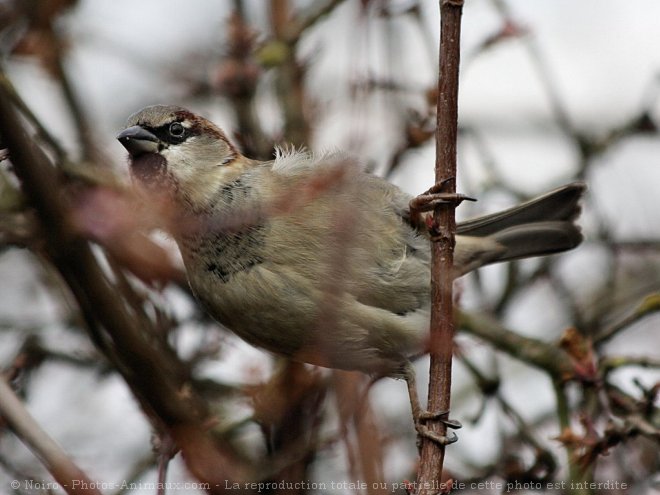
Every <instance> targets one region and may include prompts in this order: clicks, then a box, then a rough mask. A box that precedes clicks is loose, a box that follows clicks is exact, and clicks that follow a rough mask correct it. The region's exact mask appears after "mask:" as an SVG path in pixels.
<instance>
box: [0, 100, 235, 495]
mask: <svg viewBox="0 0 660 495" xmlns="http://www.w3.org/2000/svg"><path fill="white" fill-rule="evenodd" d="M0 134H1V135H2V137H3V140H4V141H5V143H6V145H7V147H8V148H9V150H10V153H11V159H12V163H13V165H14V168H15V171H16V174H17V176H18V177H19V178H20V180H21V183H22V187H23V190H24V192H25V194H26V196H27V197H28V198H29V200H30V202H31V204H32V205H33V206H34V208H35V210H36V211H37V214H38V216H39V218H40V220H41V224H42V227H43V234H44V241H45V247H46V250H47V252H48V254H49V256H50V259H51V261H52V263H53V264H54V265H55V266H56V267H57V268H58V270H59V272H60V274H61V275H62V277H63V278H64V280H65V281H66V282H67V284H68V286H69V287H70V289H71V291H72V293H73V295H74V297H75V298H76V300H77V301H78V304H79V305H80V308H81V310H82V313H83V315H84V317H85V320H86V322H87V325H88V328H89V330H90V336H91V337H92V339H93V340H94V342H95V343H96V344H97V345H98V346H99V347H100V348H101V350H102V351H104V352H105V353H106V355H108V356H109V357H110V359H111V360H112V361H113V363H114V364H115V366H116V367H117V369H118V371H119V372H120V373H121V374H122V376H123V377H124V379H125V380H126V382H127V383H128V384H129V386H130V387H131V389H132V391H133V393H134V394H135V395H136V397H137V398H138V400H139V402H140V403H141V405H142V407H143V408H144V410H145V412H146V413H147V414H148V415H149V417H151V418H152V419H154V420H156V423H157V424H158V423H161V424H162V425H164V427H165V428H166V430H167V431H168V433H169V434H170V435H171V436H172V438H174V439H175V441H176V443H177V445H178V446H179V447H180V448H181V450H182V451H183V452H184V458H185V460H186V462H187V465H188V467H189V469H190V470H191V472H192V473H194V474H195V475H196V476H197V477H198V478H199V479H200V480H202V481H206V482H211V483H212V484H217V485H218V486H219V485H220V483H221V482H222V483H224V482H225V480H227V479H235V478H242V477H244V476H245V471H244V469H243V468H241V467H239V465H237V464H236V462H235V461H234V460H233V459H232V454H231V453H230V452H229V451H228V450H227V449H226V448H224V449H223V450H219V449H218V448H217V447H216V446H214V445H213V443H212V441H211V440H210V438H208V436H207V434H206V432H205V427H204V426H203V425H204V422H205V421H206V419H207V417H208V412H207V411H206V406H205V404H204V402H203V401H202V400H201V399H200V398H199V397H198V396H197V395H196V394H195V393H194V392H193V391H192V389H191V387H190V382H189V377H188V372H187V370H186V369H185V368H184V367H183V366H182V365H181V363H180V361H179V360H178V358H177V357H176V354H175V353H174V351H172V350H171V348H169V346H167V344H166V343H165V342H164V341H162V340H159V339H154V338H151V337H150V336H154V335H155V333H154V331H153V329H149V328H148V327H145V325H146V323H147V322H145V321H144V320H143V319H140V318H138V319H136V318H135V316H134V315H131V314H130V312H129V311H128V309H127V306H126V304H125V302H124V301H122V300H121V299H120V297H118V295H117V291H116V289H115V288H114V287H113V286H112V284H111V283H110V281H109V280H108V279H107V277H106V276H105V274H104V273H103V270H102V269H101V267H100V266H99V264H98V262H97V260H96V257H95V255H94V254H93V253H92V251H91V249H90V246H89V245H88V244H87V242H86V241H85V240H84V239H83V238H81V237H80V236H79V235H77V234H76V232H75V230H74V229H73V228H72V224H71V215H70V211H69V208H68V207H67V206H66V204H65V202H64V200H63V198H62V196H61V195H60V193H59V188H58V187H57V184H58V183H59V182H60V181H59V180H58V177H57V174H56V171H55V168H54V167H53V165H52V164H51V163H50V162H49V161H48V159H47V158H46V157H45V156H44V155H43V154H42V153H41V151H40V150H39V149H38V148H37V147H35V146H33V145H32V143H31V142H30V140H29V139H28V137H27V136H26V134H25V131H24V130H23V128H22V126H21V123H20V121H19V120H18V118H17V115H16V113H15V110H14V107H13V105H12V103H11V98H10V97H9V96H8V95H7V93H6V91H4V90H2V89H0ZM230 473H231V474H230ZM223 474H224V475H223Z"/></svg>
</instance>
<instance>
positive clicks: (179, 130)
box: [169, 122, 186, 138]
mask: <svg viewBox="0 0 660 495" xmlns="http://www.w3.org/2000/svg"><path fill="white" fill-rule="evenodd" d="M169 132H170V135H171V136H173V137H177V138H180V137H182V136H183V134H184V133H185V132H186V129H185V127H183V126H182V125H181V123H180V122H172V123H171V124H170V129H169Z"/></svg>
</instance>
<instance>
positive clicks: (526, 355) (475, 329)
mask: <svg viewBox="0 0 660 495" xmlns="http://www.w3.org/2000/svg"><path fill="white" fill-rule="evenodd" d="M459 320H460V328H461V329H462V330H465V331H466V332H468V333H470V334H472V335H475V336H477V337H479V338H480V339H483V340H485V341H486V342H489V343H491V344H493V346H494V347H495V348H496V349H497V350H499V351H502V352H506V353H507V354H509V355H510V356H512V357H514V358H516V359H520V360H521V361H524V362H525V363H527V364H530V365H532V366H534V367H536V368H539V369H541V370H543V371H545V372H547V373H549V374H550V375H551V376H552V377H553V378H555V379H557V380H559V381H563V380H567V379H569V378H571V377H572V376H573V374H574V367H573V363H572V362H571V358H570V356H569V355H568V354H567V353H566V352H565V351H563V350H562V349H560V348H559V347H557V346H554V345H551V344H547V343H545V342H543V341H540V340H537V339H532V338H529V337H524V336H522V335H519V334H517V333H516V332H514V331H512V330H510V329H508V328H505V327H504V326H502V325H501V324H500V323H499V322H497V321H496V320H495V319H493V318H490V317H488V316H487V315H484V314H477V313H464V312H461V313H460V314H459Z"/></svg>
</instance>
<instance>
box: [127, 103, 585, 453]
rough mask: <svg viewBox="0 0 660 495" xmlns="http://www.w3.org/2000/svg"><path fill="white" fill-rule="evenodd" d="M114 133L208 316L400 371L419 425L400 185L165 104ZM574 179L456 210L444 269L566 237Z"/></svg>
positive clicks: (331, 356) (565, 246) (414, 290)
mask: <svg viewBox="0 0 660 495" xmlns="http://www.w3.org/2000/svg"><path fill="white" fill-rule="evenodd" d="M117 139H118V140H119V142H120V143H121V144H122V145H123V146H124V147H125V148H126V150H127V151H128V153H129V167H130V172H131V175H132V177H133V178H134V182H135V184H136V186H137V187H138V188H139V189H140V190H141V191H142V192H143V193H144V194H145V195H146V196H145V197H147V198H161V199H162V198H165V200H166V201H167V202H169V204H170V205H171V208H172V211H174V212H175V214H174V215H175V220H174V221H172V222H169V227H168V228H167V230H168V231H169V233H170V235H172V237H173V238H174V240H175V241H176V243H177V244H178V247H179V249H180V251H181V255H182V258H183V262H184V265H185V268H186V273H187V277H188V281H189V284H190V287H191V289H192V291H193V293H194V295H195V297H196V298H197V299H198V301H199V302H200V303H201V305H202V306H203V307H204V308H205V310H206V311H207V312H208V313H209V314H210V315H211V316H212V317H213V318H215V319H216V320H217V321H218V322H220V323H221V324H222V325H224V326H225V327H227V328H229V329H230V330H232V331H233V332H235V333H236V334H237V335H238V336H239V337H241V338H242V339H244V340H246V341H247V342H249V343H250V344H252V345H254V346H257V347H260V348H263V349H266V350H268V351H271V352H273V353H276V354H278V355H283V356H286V357H288V358H290V359H292V360H295V361H300V362H304V363H310V364H314V365H318V366H323V367H328V368H337V369H343V370H359V371H362V372H365V373H367V374H370V375H372V376H382V375H387V376H392V377H397V378H404V379H405V380H406V381H407V383H408V391H409V394H410V399H411V404H412V408H413V416H414V419H415V424H416V427H417V429H418V431H419V432H420V433H424V434H428V433H429V432H427V431H425V430H424V429H423V426H422V425H421V422H422V419H421V416H422V411H421V407H420V406H419V400H418V399H417V395H416V389H415V381H414V372H413V371H412V366H411V365H410V359H411V357H413V356H417V355H419V354H421V353H423V352H424V350H425V347H426V346H427V342H428V332H429V319H430V307H431V299H430V279H431V276H430V263H431V239H430V235H429V230H428V228H426V222H425V221H424V218H421V221H420V218H419V215H423V214H420V213H417V212H416V211H413V210H411V208H410V207H409V205H410V202H411V200H412V199H413V198H412V196H410V195H408V194H407V193H405V192H403V191H402V190H401V189H399V188H398V187H396V186H395V185H393V184H391V183H389V182H387V181H386V180H384V179H383V178H380V177H377V176H375V175H371V174H369V173H366V172H364V171H363V170H361V169H360V167H359V165H358V164H357V163H356V161H355V160H354V159H352V158H351V157H349V156H347V155H344V154H342V153H329V154H324V155H323V154H322V155H314V154H312V153H309V152H306V151H295V150H283V149H278V150H277V151H276V153H275V158H274V159H273V160H271V161H257V160H252V159H250V158H247V157H245V156H243V155H242V154H241V153H240V151H239V150H238V149H237V148H236V147H235V146H234V145H233V144H232V143H231V142H230V141H229V139H227V136H226V135H225V133H224V132H223V131H222V130H221V129H220V128H218V127H217V126H216V125H214V124H213V123H212V122H210V121H209V120H207V119H205V118H203V117H201V116H199V115H196V114H194V113H192V112H190V111H188V110H186V109H184V108H180V107H176V106H165V105H155V106H149V107H146V108H144V109H142V110H140V111H138V112H137V113H135V114H133V115H131V116H130V117H129V119H128V122H127V124H126V127H125V129H124V130H123V131H121V132H120V134H119V135H118V136H117ZM584 190H585V185H584V184H583V183H580V182H576V183H571V184H567V185H565V186H562V187H560V188H558V189H555V190H554V191H551V192H548V193H546V194H544V195H542V196H540V197H538V198H535V199H532V200H530V201H527V202H525V203H522V204H520V205H518V206H515V207H513V208H509V209H507V210H504V211H500V212H497V213H494V214H490V215H486V216H482V217H479V218H475V219H473V220H468V221H466V222H462V223H459V224H458V225H457V232H456V244H455V250H454V273H453V274H452V276H454V277H458V276H461V275H463V274H465V273H467V272H469V271H471V270H474V269H476V268H479V267H481V266H484V265H487V264H490V263H496V262H503V261H510V260H517V259H521V258H527V257H531V256H544V255H549V254H553V253H559V252H562V251H566V250H569V249H572V248H574V247H576V246H577V245H578V244H580V242H581V241H582V234H581V232H580V229H579V227H578V226H577V225H576V224H575V219H576V218H577V217H578V215H579V213H580V205H579V202H580V198H581V196H582V194H583V192H584ZM448 424H449V423H448ZM431 433H432V432H431ZM427 436H431V437H432V435H427ZM434 439H435V440H437V441H439V442H443V443H447V442H449V441H452V439H448V438H446V437H438V438H434Z"/></svg>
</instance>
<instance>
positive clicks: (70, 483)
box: [0, 377, 101, 495]
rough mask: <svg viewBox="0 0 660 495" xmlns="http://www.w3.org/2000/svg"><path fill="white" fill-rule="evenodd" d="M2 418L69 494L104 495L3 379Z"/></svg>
mask: <svg viewBox="0 0 660 495" xmlns="http://www.w3.org/2000/svg"><path fill="white" fill-rule="evenodd" d="M0 415H1V416H2V418H3V419H4V420H5V421H6V422H7V424H8V425H9V427H10V428H11V430H12V431H13V432H14V433H15V434H16V436H17V437H19V438H20V439H21V441H22V442H23V443H24V444H25V445H27V446H28V447H29V448H30V450H31V451H32V453H33V454H34V455H35V456H36V457H38V458H39V459H40V460H41V462H43V463H44V465H45V466H46V468H47V469H48V471H49V472H50V474H52V475H53V478H55V481H57V482H58V483H59V484H60V486H61V487H62V488H63V489H64V490H65V491H66V492H67V493H70V494H76V495H79V494H89V495H101V491H100V490H98V488H96V485H95V483H94V482H93V481H92V480H91V479H90V478H89V477H88V476H87V475H86V474H85V473H84V472H83V471H82V470H81V469H80V468H79V467H78V466H76V464H75V463H74V462H73V461H72V460H71V459H70V458H69V456H68V455H67V454H66V452H64V451H63V450H62V448H61V447H60V446H59V445H58V444H57V443H56V442H55V441H54V440H53V439H52V438H51V437H50V436H48V433H46V432H45V431H44V430H43V429H42V428H41V427H40V426H39V424H38V423H37V422H36V421H35V420H34V418H33V417H32V416H31V415H30V413H29V412H28V410H27V409H26V408H25V406H24V405H23V403H22V402H21V401H20V399H19V398H18V397H17V396H16V394H15V393H14V391H13V390H12V389H11V387H10V386H9V385H8V384H7V382H6V381H5V380H4V378H2V377H0Z"/></svg>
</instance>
